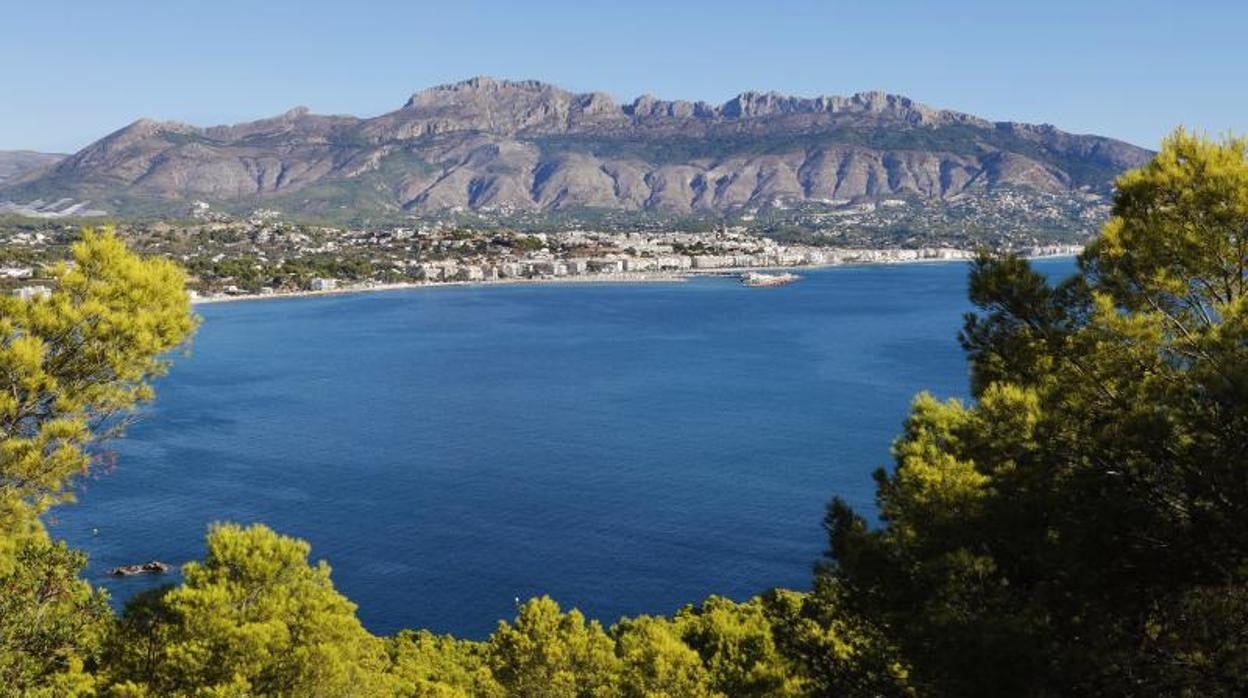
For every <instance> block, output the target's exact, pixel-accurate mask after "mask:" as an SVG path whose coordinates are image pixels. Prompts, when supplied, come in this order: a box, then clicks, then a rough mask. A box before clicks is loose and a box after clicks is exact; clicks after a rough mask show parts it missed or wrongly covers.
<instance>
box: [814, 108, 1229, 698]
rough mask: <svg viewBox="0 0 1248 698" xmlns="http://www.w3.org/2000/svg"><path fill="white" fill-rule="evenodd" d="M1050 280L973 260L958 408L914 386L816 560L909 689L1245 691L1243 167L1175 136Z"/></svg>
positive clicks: (833, 516) (1010, 264)
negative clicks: (886, 452) (885, 464)
mask: <svg viewBox="0 0 1248 698" xmlns="http://www.w3.org/2000/svg"><path fill="white" fill-rule="evenodd" d="M1118 188H1119V191H1118V194H1117V197H1116V200H1115V207H1114V214H1115V215H1114V218H1113V219H1112V220H1111V221H1110V223H1109V224H1108V225H1107V226H1106V228H1105V231H1104V234H1103V235H1102V236H1101V238H1100V239H1098V240H1097V241H1096V242H1095V243H1094V244H1093V245H1091V246H1090V247H1089V248H1088V250H1087V252H1086V253H1085V254H1084V256H1083V257H1082V258H1081V259H1080V273H1079V274H1077V275H1076V276H1075V277H1073V278H1071V279H1068V280H1066V281H1063V282H1061V283H1059V284H1057V285H1051V284H1049V283H1048V281H1047V280H1046V279H1044V278H1043V277H1042V276H1041V275H1039V274H1037V273H1036V272H1034V271H1033V270H1031V269H1030V267H1029V265H1028V264H1027V263H1026V262H1024V261H1022V260H1019V259H1013V258H1005V259H993V258H987V257H985V258H983V259H980V260H979V261H978V262H977V263H976V264H975V266H974V268H973V270H972V274H971V285H970V287H971V297H972V300H973V301H974V302H975V303H976V305H978V306H979V308H980V309H981V312H980V314H978V315H973V316H971V317H968V319H967V324H966V328H965V330H964V331H963V335H962V339H963V343H964V345H965V346H966V348H967V350H968V353H969V355H970V358H971V368H972V376H973V386H972V387H973V397H974V402H973V403H971V404H969V405H963V404H961V403H959V402H956V401H952V402H943V403H942V402H938V401H936V400H935V399H933V398H931V397H930V396H920V397H919V398H918V399H917V400H916V401H915V404H914V406H913V408H912V411H911V415H910V418H909V420H908V421H907V423H906V429H905V432H904V433H903V435H902V436H901V437H900V438H899V439H898V441H897V443H896V444H895V446H894V456H895V460H896V468H895V470H894V471H893V472H891V473H886V472H881V473H879V474H878V475H877V479H878V481H879V495H878V498H879V506H880V513H881V517H882V520H883V522H884V525H883V526H882V527H881V528H879V529H876V530H870V529H868V528H867V526H866V525H865V523H864V522H863V521H862V520H861V519H859V518H858V517H857V516H855V515H854V514H853V512H852V511H850V510H849V508H848V507H846V506H845V505H844V504H842V503H840V502H834V503H833V505H832V506H831V507H830V509H829V516H828V529H829V532H830V536H831V551H830V552H831V554H832V556H833V558H834V560H835V564H833V565H830V566H829V567H828V568H827V569H826V570H825V571H824V573H823V576H824V580H825V582H826V583H829V584H835V585H836V586H837V587H838V588H839V589H841V590H842V591H843V596H842V599H843V601H844V602H846V603H848V604H850V605H851V606H852V608H853V610H854V612H855V613H856V614H859V615H860V616H862V617H866V618H870V619H872V621H873V622H874V623H877V624H878V625H879V627H885V628H889V629H890V632H891V634H892V636H893V639H894V640H895V641H896V642H897V643H898V644H899V646H900V648H901V650H902V651H903V653H904V656H905V657H906V658H907V660H909V662H911V663H912V666H913V677H914V680H915V685H916V687H918V689H919V690H920V692H921V693H923V694H927V695H959V696H963V695H1003V694H1004V695H1068V694H1072V693H1075V694H1113V695H1130V694H1173V695H1240V694H1242V693H1243V692H1244V691H1245V690H1248V671H1246V669H1248V647H1246V646H1245V643H1244V642H1243V638H1244V628H1245V627H1248V625H1246V624H1245V618H1246V616H1245V615H1244V610H1245V606H1244V604H1243V601H1244V598H1245V594H1248V452H1246V451H1245V450H1244V447H1243V443H1244V441H1243V435H1244V434H1246V433H1248V295H1246V294H1245V290H1248V276H1246V272H1245V270H1246V269H1248V240H1246V239H1245V235H1244V231H1245V230H1248V160H1246V159H1245V143H1244V141H1241V140H1233V139H1232V140H1228V141H1226V142H1223V143H1212V142H1209V141H1205V140H1202V139H1199V138H1196V137H1194V136H1191V135H1189V134H1186V133H1184V132H1182V131H1180V132H1177V133H1176V134H1175V135H1174V136H1172V137H1171V138H1169V139H1168V140H1167V141H1166V143H1165V144H1164V146H1163V148H1162V151H1161V153H1160V154H1159V155H1158V156H1157V158H1156V159H1155V160H1154V161H1153V162H1152V163H1150V164H1149V165H1148V166H1146V167H1144V168H1142V169H1141V170H1138V171H1135V172H1131V173H1128V174H1126V175H1124V176H1123V177H1122V178H1121V179H1120V180H1119V182H1118Z"/></svg>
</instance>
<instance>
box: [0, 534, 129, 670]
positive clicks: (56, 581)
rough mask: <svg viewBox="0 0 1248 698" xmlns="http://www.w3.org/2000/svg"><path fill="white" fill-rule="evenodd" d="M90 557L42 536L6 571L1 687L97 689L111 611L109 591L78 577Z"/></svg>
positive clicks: (1, 578) (0, 616) (22, 546)
mask: <svg viewBox="0 0 1248 698" xmlns="http://www.w3.org/2000/svg"><path fill="white" fill-rule="evenodd" d="M85 562H86V556H85V555H83V554H82V553H80V552H77V551H73V550H70V549H69V548H67V547H66V546H65V544H64V543H59V542H52V541H49V540H47V539H46V538H45V537H43V536H39V535H34V536H30V537H26V538H24V539H22V540H21V541H20V542H19V543H18V544H17V549H16V550H15V554H14V556H13V559H12V561H11V563H12V564H10V565H8V571H7V572H4V573H0V686H5V687H7V690H9V691H16V692H19V693H23V694H27V695H40V694H46V695H71V694H74V693H76V692H79V691H82V692H85V691H86V690H89V689H90V688H91V687H92V685H93V681H92V679H91V677H90V676H89V675H88V674H87V673H85V671H84V666H85V665H86V664H87V663H91V662H94V659H95V655H96V654H97V652H98V649H99V642H100V639H101V638H102V637H103V635H104V633H105V632H107V629H108V625H109V622H110V621H111V615H110V612H109V609H108V600H107V597H106V596H105V594H104V593H103V592H99V591H93V590H92V589H91V587H90V586H89V585H88V584H87V583H86V582H84V581H82V580H80V579H79V578H78V573H79V571H80V570H81V569H82V567H83V565H84V564H85Z"/></svg>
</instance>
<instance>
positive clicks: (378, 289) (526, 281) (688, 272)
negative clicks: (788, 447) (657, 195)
mask: <svg viewBox="0 0 1248 698" xmlns="http://www.w3.org/2000/svg"><path fill="white" fill-rule="evenodd" d="M869 252H877V253H878V252H888V251H885V250H869ZM971 254H972V253H968V255H971ZM1077 254H1079V252H1078V251H1073V250H1072V251H1063V252H1055V253H1053V254H1040V255H1027V256H1024V259H1028V260H1033V259H1054V258H1060V257H1073V256H1075V255H1077ZM972 258H973V257H972V256H967V257H958V258H941V257H928V258H920V259H881V260H854V261H850V262H839V261H838V262H826V263H823V264H800V265H792V266H763V267H723V268H718V269H685V270H681V271H641V272H618V273H614V274H582V275H576V276H550V277H536V278H516V279H494V280H491V281H434V282H430V281H399V282H395V283H389V284H386V283H376V284H363V285H357V286H345V287H342V288H335V289H330V290H325V291H312V290H306V291H288V292H284V293H269V294H261V293H243V294H238V295H233V296H205V297H197V298H192V299H191V305H192V306H195V305H217V304H222V303H244V302H251V301H269V300H285V299H293V298H320V297H327V296H345V295H353V294H359V293H384V292H387V291H412V290H428V289H437V288H463V287H484V286H521V285H523V286H528V285H541V284H612V283H624V284H636V283H685V282H686V281H689V280H690V279H694V278H698V277H706V276H736V275H739V274H742V273H745V272H749V271H762V272H774V271H788V272H791V273H795V274H800V273H801V270H803V269H811V270H817V269H831V268H837V267H846V268H849V267H867V266H871V267H874V266H889V265H902V264H950V263H954V262H960V263H966V262H969V261H971V259H972Z"/></svg>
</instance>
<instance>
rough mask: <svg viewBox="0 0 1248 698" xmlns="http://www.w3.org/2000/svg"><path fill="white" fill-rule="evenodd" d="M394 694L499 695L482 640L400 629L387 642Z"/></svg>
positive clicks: (442, 697) (417, 697)
mask: <svg viewBox="0 0 1248 698" xmlns="http://www.w3.org/2000/svg"><path fill="white" fill-rule="evenodd" d="M388 646H389V652H390V672H391V673H392V674H393V675H394V676H395V677H396V679H397V680H398V686H397V695H400V696H405V697H410V698H451V697H453V696H454V697H458V696H474V697H475V696H481V697H483V698H485V697H488V696H501V695H503V689H502V686H500V685H499V684H498V682H497V681H495V680H494V675H493V674H491V673H490V668H489V665H488V660H489V654H488V650H489V647H488V646H487V645H485V644H484V643H479V642H471V641H468V640H458V639H456V638H453V637H450V636H447V635H434V634H433V633H431V632H429V631H427V630H417V631H411V630H404V631H402V632H400V633H399V634H398V635H396V636H395V637H394V638H393V639H391V640H390V641H389V642H388Z"/></svg>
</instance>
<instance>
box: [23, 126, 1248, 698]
mask: <svg viewBox="0 0 1248 698" xmlns="http://www.w3.org/2000/svg"><path fill="white" fill-rule="evenodd" d="M1245 230H1248V141H1245V140H1237V139H1228V140H1225V141H1223V142H1211V141H1207V140H1203V139H1201V138H1198V137H1195V136H1192V135H1190V134H1187V133H1184V132H1181V131H1180V132H1177V133H1175V134H1174V135H1173V136H1171V137H1170V138H1169V139H1168V140H1167V141H1166V142H1165V144H1164V146H1163V148H1162V150H1161V152H1160V153H1159V154H1158V155H1157V156H1156V158H1154V159H1153V160H1152V161H1151V162H1149V163H1147V164H1146V165H1145V166H1143V167H1142V168H1140V169H1137V170H1133V171H1131V172H1129V173H1127V174H1125V175H1123V176H1122V177H1120V178H1119V179H1118V180H1117V188H1116V192H1115V194H1114V202H1113V216H1112V218H1111V219H1110V220H1109V222H1108V223H1107V224H1106V225H1105V227H1104V229H1103V230H1102V232H1101V235H1100V236H1099V237H1098V238H1097V239H1096V240H1095V241H1094V242H1093V244H1092V245H1091V246H1090V247H1089V248H1088V249H1087V251H1086V252H1085V253H1084V254H1083V255H1082V256H1081V257H1080V259H1079V266H1078V270H1077V272H1076V273H1075V274H1074V275H1072V276H1071V277H1070V278H1067V279H1064V280H1061V281H1060V282H1057V283H1053V282H1051V281H1049V280H1048V279H1046V278H1045V277H1044V276H1043V275H1041V274H1039V273H1037V272H1036V271H1034V270H1033V269H1032V268H1031V267H1030V265H1029V264H1028V263H1027V262H1026V261H1025V260H1022V259H1020V258H1017V257H1012V256H997V257H991V256H984V257H981V258H980V259H978V260H977V261H976V262H975V263H974V264H973V265H972V267H971V271H970V277H969V295H970V299H971V301H972V302H973V303H974V305H975V307H976V311H975V312H973V313H970V314H968V316H967V318H966V322H965V325H964V327H963V328H962V332H961V335H960V336H961V340H962V343H963V346H964V347H965V348H966V351H967V356H968V360H969V368H970V375H971V399H970V400H969V401H965V402H963V401H958V400H940V399H938V398H937V397H935V396H931V395H927V394H923V395H920V396H918V397H917V398H916V399H915V401H914V403H913V405H912V407H911V411H910V414H909V417H908V419H907V420H906V423H905V426H904V430H903V432H902V433H901V435H900V436H899V437H898V439H897V441H896V442H895V444H894V448H893V453H894V458H895V463H894V467H893V468H891V469H881V470H880V471H878V472H877V474H876V481H877V484H878V489H877V501H878V506H879V512H880V519H879V521H876V522H868V521H867V520H865V519H864V518H863V517H862V516H861V515H860V514H858V513H856V512H854V511H853V510H852V509H851V508H850V507H849V506H847V505H846V504H845V503H844V502H842V501H840V500H838V499H833V501H832V503H831V504H830V505H829V508H828V513H827V518H826V529H827V533H828V552H827V557H826V559H825V560H824V561H823V563H822V564H820V565H819V567H818V569H817V571H816V572H815V574H814V577H813V579H812V582H811V585H810V588H809V589H806V590H800V591H795V590H772V591H768V592H765V593H762V594H761V595H760V596H758V597H757V598H754V599H749V600H746V601H741V602H738V601H732V600H728V599H723V598H718V597H711V598H709V599H706V600H705V601H703V602H701V603H698V604H695V605H690V606H688V607H686V608H683V609H680V610H678V611H676V612H675V613H674V614H673V615H671V616H640V617H636V618H626V619H621V620H620V621H619V622H617V623H616V624H614V625H612V626H610V627H604V626H602V625H601V624H599V623H597V622H595V621H592V620H588V619H586V618H584V617H583V616H582V615H581V614H580V613H578V612H577V611H575V610H564V609H561V608H560V607H559V606H558V605H557V604H556V603H555V602H554V601H552V600H551V599H548V598H538V599H533V600H530V601H527V602H525V603H523V604H521V605H519V607H518V608H517V613H516V616H515V618H514V619H511V620H507V621H500V623H499V624H498V627H497V629H496V630H495V632H494V633H493V634H492V635H491V636H490V637H489V638H488V639H485V640H482V641H473V640H464V639H458V638H454V637H449V636H439V635H435V634H432V633H429V632H427V631H422V630H412V631H405V632H401V633H398V634H397V635H395V636H392V637H378V636H375V635H373V634H371V633H369V632H368V631H367V630H366V629H365V628H364V627H363V626H362V625H361V624H360V622H359V620H358V619H357V618H356V615H355V611H356V608H355V606H354V605H353V604H352V603H351V602H350V601H349V600H348V599H346V598H345V597H344V596H343V595H341V594H340V593H339V592H338V591H337V590H336V589H335V588H334V585H333V582H332V578H331V571H330V567H329V566H328V565H327V564H326V563H325V562H314V561H313V558H312V557H311V549H310V547H309V545H308V544H307V543H304V542H301V541H298V540H295V539H292V538H288V537H284V536H282V535H280V534H278V533H276V532H274V531H272V530H270V529H268V528H265V527H264V526H260V525H256V526H251V527H246V528H244V527H239V526H236V525H232V524H221V525H216V526H214V527H212V528H211V529H210V530H209V532H208V538H207V553H206V555H205V557H204V559H203V560H201V561H198V562H194V563H191V564H188V565H187V566H186V567H185V568H184V569H183V579H182V582H181V583H180V584H178V585H176V586H169V587H165V588H162V589H158V590H156V591H154V592H149V593H146V594H142V595H139V596H137V597H135V598H134V599H132V600H131V601H130V602H129V603H127V604H126V607H125V610H124V612H122V613H120V614H119V615H116V614H114V613H112V612H111V611H110V609H109V607H108V603H107V599H106V598H105V594H104V592H102V591H100V590H98V589H94V588H92V587H91V586H90V585H89V584H88V583H87V582H86V581H83V580H82V579H81V578H80V577H79V572H80V570H81V569H82V567H83V563H84V560H83V555H82V554H81V553H79V552H76V551H74V550H71V549H69V548H68V547H67V546H66V545H65V544H63V543H60V542H57V541H54V540H52V539H51V538H50V537H49V535H48V533H47V531H46V530H45V528H44V526H43V524H42V517H44V516H46V515H47V514H48V513H49V512H50V511H51V510H53V508H54V507H57V506H64V505H67V504H68V503H69V501H70V500H71V499H72V494H73V492H74V491H75V487H74V485H75V483H76V482H78V481H79V480H80V479H81V478H82V477H83V476H84V475H85V474H86V473H88V472H91V471H92V470H93V469H95V468H96V467H97V466H98V465H99V464H100V463H101V462H102V461H103V460H106V452H105V450H104V449H103V446H102V445H103V444H104V443H105V442H106V440H107V439H108V438H110V437H114V436H117V435H119V433H120V430H121V428H122V427H124V426H125V424H126V422H127V421H128V420H129V419H130V418H131V417H132V416H133V414H134V410H135V409H136V408H138V407H139V406H140V405H142V404H143V403H145V402H147V401H150V400H151V399H152V397H153V395H152V388H151V381H152V379H153V378H154V377H156V376H158V375H160V374H161V373H162V372H163V371H164V370H166V368H167V367H168V363H167V359H166V358H164V357H168V356H171V355H172V354H171V353H170V352H171V351H172V350H173V349H175V348H176V347H179V346H181V345H182V344H184V343H185V342H186V341H187V340H188V338H189V336H190V335H191V333H192V332H193V330H194V327H195V322H196V320H195V318H194V316H193V315H192V313H191V308H190V305H189V301H188V298H187V295H186V293H185V290H184V284H185V280H186V279H185V275H184V272H183V271H182V270H181V269H180V268H178V267H177V266H175V265H174V264H173V263H171V262H169V261H165V260H161V259H154V258H143V257H140V256H138V255H135V254H134V253H132V252H130V251H128V250H127V249H126V248H125V246H124V245H123V244H122V243H121V242H120V241H119V240H118V239H117V238H116V237H114V236H113V235H111V234H109V233H97V232H91V231H88V232H86V233H85V234H84V235H83V236H82V239H81V240H80V241H79V242H77V243H76V244H75V245H74V247H73V250H72V258H73V262H74V263H73V264H72V265H62V266H60V267H58V268H57V270H56V272H55V282H56V288H55V290H54V291H53V292H52V293H51V294H50V295H47V296H42V297H36V298H32V299H18V298H14V297H0V334H2V336H3V338H4V339H3V342H0V368H2V369H3V370H0V589H2V590H3V593H2V594H0V686H4V687H5V688H6V689H7V690H8V692H9V694H13V695H42V696H66V695H103V696H378V695H395V696H524V697H539V696H540V697H547V696H550V697H556V696H557V697H563V696H567V697H579V696H670V697H675V696H690V697H692V696H699V697H710V696H732V697H736V696H841V695H844V696H1000V695H1010V696H1013V695H1022V696H1065V695H1116V696H1146V695H1159V696H1162V695H1164V696H1237V695H1244V694H1245V692H1248V452H1246V451H1245V445H1244V444H1245V442H1244V434H1248V240H1246V239H1245ZM952 330H953V328H951V331H952ZM834 465H835V464H829V467H832V466H834ZM830 494H832V493H830ZM760 591H761V590H760Z"/></svg>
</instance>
